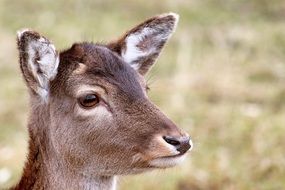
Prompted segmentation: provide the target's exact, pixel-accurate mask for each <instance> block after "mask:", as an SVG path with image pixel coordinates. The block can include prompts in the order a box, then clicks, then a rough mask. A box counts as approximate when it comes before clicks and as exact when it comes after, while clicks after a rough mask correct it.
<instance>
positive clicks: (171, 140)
mask: <svg viewBox="0 0 285 190" xmlns="http://www.w3.org/2000/svg"><path fill="white" fill-rule="evenodd" d="M163 139H164V140H165V141H166V142H167V143H168V144H171V145H173V146H179V145H180V141H179V140H177V139H175V138H174V137H169V136H164V137H163Z"/></svg>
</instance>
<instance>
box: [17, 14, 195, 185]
mask: <svg viewBox="0 0 285 190" xmlns="http://www.w3.org/2000/svg"><path fill="white" fill-rule="evenodd" d="M174 22H175V18H174V17H173V16H169V15H168V16H163V17H161V16H160V17H154V18H152V19H149V20H147V21H146V22H144V23H142V24H140V25H138V26H137V27H135V28H134V29H132V30H130V31H129V32H128V33H127V34H125V36H124V37H122V38H120V39H119V40H118V41H116V42H112V43H110V44H108V45H101V44H94V43H77V44H74V45H73V46H72V47H71V48H70V49H67V50H65V51H62V52H61V53H60V55H59V57H60V61H59V66H58V70H57V75H56V77H55V78H54V79H52V80H50V81H49V83H48V101H47V102H44V101H43V100H42V97H41V96H40V95H39V94H38V93H37V88H38V86H39V84H38V81H37V79H36V77H35V76H33V74H32V72H31V68H30V67H29V66H28V65H27V64H28V63H27V60H28V58H29V56H31V54H30V53H29V51H28V50H27V48H26V47H27V44H29V43H31V41H33V40H34V41H35V42H36V41H37V40H39V39H40V37H41V36H40V35H39V34H38V33H36V32H30V31H28V32H25V33H23V34H22V36H20V39H19V40H18V48H19V51H20V65H21V70H22V73H23V76H24V79H25V81H26V83H27V86H28V87H29V89H30V97H31V101H30V114H29V115H30V116H29V123H28V129H29V135H30V138H29V155H28V160H27V162H26V165H25V168H24V172H23V176H22V178H21V180H20V182H19V183H18V184H17V185H16V187H14V188H13V189H15V190H16V189H21V190H22V189H27V190H28V189H29V190H31V189H111V188H112V187H113V178H114V176H115V175H125V174H133V173H140V172H144V171H148V170H151V169H154V168H164V167H163V166H154V165H152V164H151V161H152V160H155V159H158V158H165V157H171V156H173V155H172V153H171V150H170V149H169V147H168V146H167V143H166V142H164V141H163V140H162V141H158V140H157V139H158V138H159V139H162V137H164V136H171V137H174V138H176V139H182V138H184V139H185V137H186V134H185V133H184V132H181V131H180V130H179V129H178V128H177V127H176V125H175V124H174V123H173V122H172V121H171V120H169V119H168V118H167V117H166V116H165V115H164V114H163V113H162V112H161V111H160V110H159V109H158V108H157V107H156V106H155V105H154V104H153V103H151V102H150V100H149V99H148V97H147V94H146V83H145V80H144V78H143V77H142V75H143V74H145V73H146V72H147V71H148V70H149V68H150V66H151V65H152V64H153V63H154V61H155V59H156V58H157V56H158V54H159V52H160V50H161V49H162V47H163V45H164V44H165V42H166V40H167V39H163V40H161V41H159V42H157V43H155V45H156V49H157V51H155V52H154V53H153V54H150V55H148V56H147V57H143V58H140V59H138V60H136V61H139V62H140V64H141V67H140V68H139V70H138V72H137V71H136V70H134V69H133V68H132V67H131V65H130V64H127V63H126V62H125V61H124V60H123V59H122V57H121V56H120V55H121V53H122V51H125V48H126V47H125V46H126V44H125V42H124V40H125V38H126V37H127V36H129V35H131V34H132V33H135V32H138V31H140V30H142V28H144V27H156V26H157V25H159V26H160V30H159V31H157V32H158V33H164V32H165V31H166V30H171V31H172V30H173V29H174ZM44 39H45V38H44ZM149 40H151V38H148V39H145V40H144V41H143V42H142V43H141V44H139V45H138V46H137V47H138V48H139V49H140V50H142V51H144V49H148V48H149V46H150V45H151V42H150V41H149ZM46 43H50V42H49V41H47V42H46ZM152 45H153V44H152ZM38 59H41V57H37V54H36V55H35V60H38ZM34 64H38V63H37V62H36V61H34ZM41 69H42V68H41V67H39V68H38V75H39V76H42V75H41V74H42V73H43V72H42V70H41ZM84 85H88V86H91V87H96V88H99V89H101V90H99V91H97V92H96V93H98V96H99V97H100V98H101V99H102V101H100V104H99V105H98V108H93V109H94V110H95V112H94V114H93V115H92V116H90V115H88V114H90V113H92V112H90V110H89V111H88V110H82V108H80V107H79V106H78V102H77V98H78V93H79V89H80V88H81V87H82V86H84ZM99 107H100V109H99ZM96 109H97V110H98V111H96ZM94 110H93V111H94ZM91 111H92V110H91ZM86 114H87V115H86ZM187 138H188V137H187ZM188 141H189V138H188ZM188 141H187V142H186V144H185V143H184V145H183V146H186V148H185V147H184V149H186V151H187V150H188V149H189V148H190V146H189V142H188ZM181 142H182V141H181ZM171 146H172V145H171ZM184 153H185V151H183V152H181V154H179V155H178V156H180V155H182V154H184ZM176 156H177V155H176ZM165 167H169V166H167V165H166V166H165Z"/></svg>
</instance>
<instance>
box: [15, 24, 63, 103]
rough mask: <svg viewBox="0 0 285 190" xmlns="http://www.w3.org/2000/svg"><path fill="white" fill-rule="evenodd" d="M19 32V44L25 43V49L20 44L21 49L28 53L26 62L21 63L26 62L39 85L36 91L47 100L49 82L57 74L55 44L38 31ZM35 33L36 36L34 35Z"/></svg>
mask: <svg viewBox="0 0 285 190" xmlns="http://www.w3.org/2000/svg"><path fill="white" fill-rule="evenodd" d="M17 34H18V42H19V44H21V43H25V44H24V45H23V47H22V48H23V49H20V48H21V46H19V50H20V51H23V52H24V53H25V55H26V60H25V63H21V64H26V66H27V68H28V70H29V72H30V73H31V74H32V77H33V78H34V79H35V80H36V82H37V84H36V86H37V87H36V89H34V90H35V91H36V93H38V94H39V95H40V96H41V98H42V99H44V100H47V97H48V94H49V82H50V81H51V80H53V79H54V78H55V76H56V74H57V69H58V64H59V55H58V53H57V52H56V50H55V47H54V45H53V44H52V43H51V42H49V41H48V40H47V39H46V38H44V37H42V36H37V35H38V34H37V33H35V32H33V31H30V30H27V29H24V30H22V31H19V32H18V33H17ZM35 34H36V36H33V35H35ZM28 35H31V36H28ZM23 38H25V39H23ZM20 56H21V52H20ZM20 58H21V57H20ZM25 77H26V76H25Z"/></svg>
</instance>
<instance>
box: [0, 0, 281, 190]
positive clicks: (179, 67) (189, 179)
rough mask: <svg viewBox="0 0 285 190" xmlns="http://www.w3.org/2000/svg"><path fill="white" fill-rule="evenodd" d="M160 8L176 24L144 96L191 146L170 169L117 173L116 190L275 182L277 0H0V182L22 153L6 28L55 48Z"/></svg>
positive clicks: (20, 102) (11, 43)
mask: <svg viewBox="0 0 285 190" xmlns="http://www.w3.org/2000/svg"><path fill="white" fill-rule="evenodd" d="M170 11H172V12H176V13H178V14H180V23H179V25H178V28H177V31H176V33H175V34H174V35H173V36H172V38H171V40H170V41H169V43H168V45H167V47H166V48H165V49H164V50H163V53H162V54H161V56H160V58H159V60H158V62H157V65H156V66H155V67H154V68H153V70H152V71H151V73H150V75H149V76H148V77H147V78H148V81H149V83H150V87H151V91H150V97H151V99H152V100H153V101H154V102H155V103H156V104H158V105H159V107H161V109H162V110H163V111H164V112H165V113H166V114H167V115H169V116H170V117H171V118H172V119H173V120H174V121H175V122H176V123H177V124H178V125H179V126H180V127H181V128H183V129H185V130H186V131H187V132H189V133H190V134H191V136H192V138H193V141H194V149H193V151H192V152H191V153H190V154H189V155H188V158H187V160H186V161H185V162H184V163H183V164H182V165H181V166H178V167H176V168H173V169H167V170H163V171H153V172H150V173H146V174H143V175H136V176H128V177H122V178H121V179H120V182H119V186H120V189H122V190H131V189H132V190H133V189H135V190H153V189H157V190H158V189H163V190H209V189H211V190H218V189H226V190H247V189H254V190H257V189H258V190H265V189H268V190H281V189H285V62H284V60H285V1H284V0H271V1H268V0H165V1H162V0H161V1H159V0H156V1H145V0H136V1H131V0H125V1H115V0H112V1H110V0H104V1H103V0H96V1H91V0H89V1H85V0H82V1H75V0H69V1H64V0H58V1H53V2H52V1H47V0H38V1H32V0H22V1H16V0H9V1H8V0H0V87H1V88H0V189H2V188H6V187H8V186H10V185H11V184H14V183H15V182H16V181H17V180H18V179H19V177H20V175H21V169H22V167H23V164H24V160H25V158H26V156H25V155H26V152H27V130H26V123H27V116H28V114H27V113H28V107H27V105H28V94H27V91H26V87H25V84H24V82H23V80H22V78H21V73H20V69H19V65H18V53H17V50H16V30H18V29H20V28H23V27H29V28H33V29H35V30H37V31H39V32H41V33H42V34H44V35H45V36H47V37H48V38H49V39H51V40H52V41H53V42H54V44H55V45H56V46H57V48H58V49H62V48H68V47H70V45H71V44H72V43H74V42H76V41H83V40H85V41H92V40H94V41H103V42H104V41H109V40H111V39H114V38H116V37H117V36H120V35H121V34H122V33H123V32H125V31H126V30H127V29H130V28H131V27H133V26H134V25H136V24H138V23H139V22H141V21H143V20H144V19H146V18H148V17H151V16H153V15H156V14H160V13H164V12H170Z"/></svg>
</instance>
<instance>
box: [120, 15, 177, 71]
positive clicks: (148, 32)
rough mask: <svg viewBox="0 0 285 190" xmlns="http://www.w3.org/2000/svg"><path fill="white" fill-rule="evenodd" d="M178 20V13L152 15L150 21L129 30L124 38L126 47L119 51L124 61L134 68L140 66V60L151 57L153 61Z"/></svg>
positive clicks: (137, 68) (136, 68)
mask: <svg viewBox="0 0 285 190" xmlns="http://www.w3.org/2000/svg"><path fill="white" fill-rule="evenodd" d="M178 21H179V15H177V14H175V13H168V14H162V15H159V16H157V17H154V18H153V21H151V22H150V23H146V24H142V25H139V26H138V29H137V30H136V31H135V32H130V33H129V34H127V37H126V38H125V45H126V47H125V50H124V51H122V53H121V56H122V58H123V59H124V61H125V62H127V63H129V64H130V65H131V66H132V67H133V68H134V69H135V70H139V68H140V67H141V64H142V61H141V60H145V59H148V58H150V59H151V58H152V59H153V62H154V61H155V59H156V57H157V56H158V54H159V53H160V51H161V49H162V47H163V45H164V43H165V42H166V41H167V40H168V39H169V37H170V36H171V34H172V33H173V32H174V31H175V29H176V25H177V23H178ZM152 56H153V57H152ZM153 62H152V63H150V64H153Z"/></svg>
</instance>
